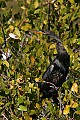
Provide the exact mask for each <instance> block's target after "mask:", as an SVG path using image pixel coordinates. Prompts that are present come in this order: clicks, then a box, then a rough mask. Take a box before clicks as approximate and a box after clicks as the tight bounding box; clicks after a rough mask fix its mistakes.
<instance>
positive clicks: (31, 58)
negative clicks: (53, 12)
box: [30, 56, 35, 65]
mask: <svg viewBox="0 0 80 120" xmlns="http://www.w3.org/2000/svg"><path fill="white" fill-rule="evenodd" d="M30 60H31V64H32V65H33V64H34V62H35V58H34V56H30Z"/></svg>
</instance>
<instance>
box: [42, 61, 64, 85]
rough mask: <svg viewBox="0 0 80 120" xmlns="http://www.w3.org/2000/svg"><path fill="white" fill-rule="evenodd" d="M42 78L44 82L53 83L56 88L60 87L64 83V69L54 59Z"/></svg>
mask: <svg viewBox="0 0 80 120" xmlns="http://www.w3.org/2000/svg"><path fill="white" fill-rule="evenodd" d="M42 78H43V80H45V81H48V82H52V83H54V84H55V85H56V86H61V85H62V83H63V82H64V81H65V80H64V78H65V68H64V66H63V65H62V64H61V63H60V62H59V60H57V59H55V60H54V61H53V63H52V64H51V65H50V66H49V67H48V69H47V70H46V71H45V73H44V74H43V77H42Z"/></svg>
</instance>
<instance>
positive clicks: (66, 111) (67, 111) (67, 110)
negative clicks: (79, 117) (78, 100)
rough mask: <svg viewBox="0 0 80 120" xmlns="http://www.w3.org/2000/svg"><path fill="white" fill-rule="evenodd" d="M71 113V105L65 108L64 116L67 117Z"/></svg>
mask: <svg viewBox="0 0 80 120" xmlns="http://www.w3.org/2000/svg"><path fill="white" fill-rule="evenodd" d="M69 112H70V106H69V105H66V107H65V108H64V110H63V114H64V115H67V114H68V113H69Z"/></svg>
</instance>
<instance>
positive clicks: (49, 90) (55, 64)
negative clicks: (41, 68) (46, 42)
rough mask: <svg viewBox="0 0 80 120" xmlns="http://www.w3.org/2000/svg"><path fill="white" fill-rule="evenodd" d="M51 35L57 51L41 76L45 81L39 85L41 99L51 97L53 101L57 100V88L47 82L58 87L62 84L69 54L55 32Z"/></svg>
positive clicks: (67, 70) (66, 72)
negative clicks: (41, 94)
mask: <svg viewBox="0 0 80 120" xmlns="http://www.w3.org/2000/svg"><path fill="white" fill-rule="evenodd" d="M46 34H47V33H46ZM47 35H49V34H47ZM53 37H54V40H53V41H55V42H56V49H57V52H58V53H57V55H56V58H55V59H54V60H53V61H52V62H51V64H50V65H49V67H48V68H47V70H46V71H45V72H44V74H43V76H42V78H43V80H44V81H45V83H42V84H41V85H40V92H42V93H43V96H42V99H44V98H50V97H52V98H53V100H54V101H55V100H56V101H57V96H58V90H56V88H55V87H51V85H50V84H49V83H47V82H50V83H52V84H54V85H55V86H56V87H58V88H59V87H61V86H62V84H63V83H64V82H65V80H66V76H67V74H68V72H69V65H70V56H69V54H68V53H67V51H66V49H65V48H64V46H63V45H62V42H61V40H60V39H59V38H58V37H57V36H56V35H55V34H53Z"/></svg>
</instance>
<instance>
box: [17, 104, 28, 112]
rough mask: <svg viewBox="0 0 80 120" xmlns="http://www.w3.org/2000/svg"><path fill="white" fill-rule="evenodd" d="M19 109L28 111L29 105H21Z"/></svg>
mask: <svg viewBox="0 0 80 120" xmlns="http://www.w3.org/2000/svg"><path fill="white" fill-rule="evenodd" d="M18 110H21V111H27V107H26V106H23V105H20V106H19V108H18Z"/></svg>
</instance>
